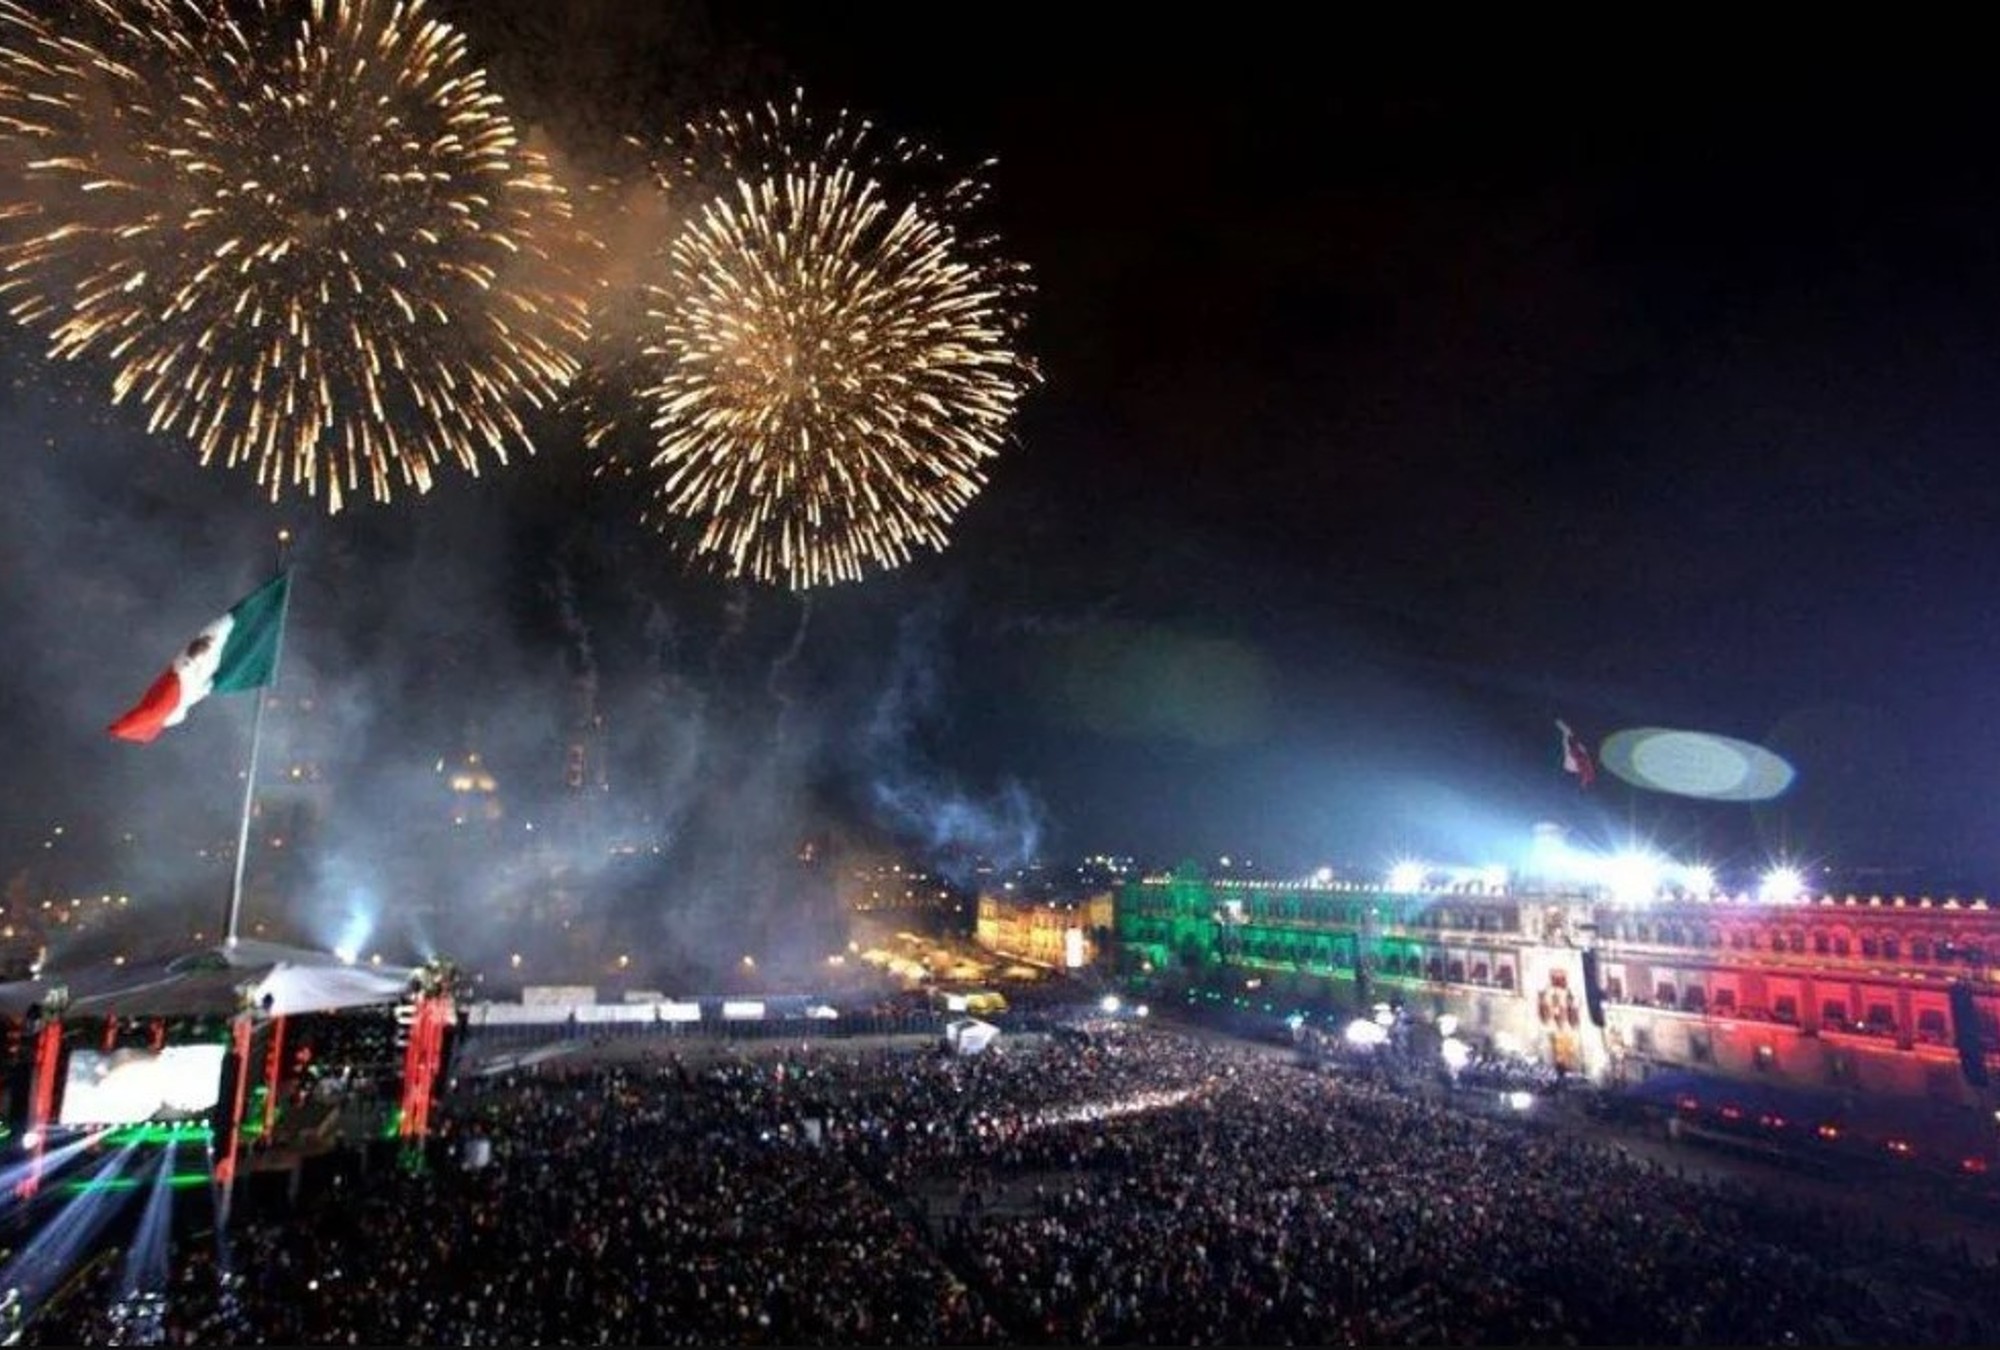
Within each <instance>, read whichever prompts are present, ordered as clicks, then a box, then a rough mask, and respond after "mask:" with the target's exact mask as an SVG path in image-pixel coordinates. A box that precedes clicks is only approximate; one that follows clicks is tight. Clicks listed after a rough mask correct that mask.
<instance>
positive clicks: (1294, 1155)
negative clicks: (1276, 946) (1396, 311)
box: [28, 1024, 2000, 1345]
mask: <svg viewBox="0 0 2000 1350" xmlns="http://www.w3.org/2000/svg"><path fill="white" fill-rule="evenodd" d="M560 1062H561V1061H557V1063H558V1064H560ZM1554 1114H1555V1113H1552V1112H1549V1111H1542V1112H1539V1113H1538V1112H1522V1113H1520V1114H1519V1115H1518V1117H1517V1118H1497V1119H1496V1118H1490V1117H1486V1116H1480V1115H1474V1114H1468V1113H1466V1112H1463V1111H1460V1110H1457V1109H1454V1107H1453V1106H1452V1105H1451V1104H1450V1102H1449V1100H1448V1098H1445V1097H1440V1096H1434V1095H1423V1094H1414V1093H1412V1092H1410V1091H1408V1090H1407V1089H1406V1088H1405V1087H1403V1086H1401V1085H1398V1084H1395V1083H1391V1082H1383V1081H1376V1080H1373V1079H1369V1078H1366V1077H1357V1076H1354V1075H1342V1074H1329V1073H1324V1072H1314V1071H1312V1070H1311V1069H1310V1068H1308V1067H1303V1066H1301V1065H1300V1064H1298V1063H1296V1062H1294V1060H1293V1059H1292V1058H1290V1057H1287V1056H1285V1055H1282V1054H1273V1053H1270V1052H1268V1051H1266V1050H1263V1049H1260V1048H1253V1047H1246V1046H1243V1045H1240V1044H1235V1043H1232V1042H1227V1041H1222V1040H1218V1039H1213V1038H1205V1037H1200V1036H1195V1035H1189V1034H1185V1033H1182V1032H1177V1031H1174V1030H1170V1029H1161V1028H1158V1027H1153V1026H1144V1025H1139V1024H1133V1025H1130V1026H1127V1027H1125V1028H1122V1029H1116V1030H1111V1031H1103V1030H1100V1031H1098V1032H1096V1033H1093V1034H1091V1035H1088V1036H1071V1037H1050V1038H1032V1039H1029V1038H1003V1039H1002V1040H1001V1041H1000V1042H999V1043H998V1044H997V1045H996V1046H995V1048H993V1049H991V1050H989V1051H987V1052H985V1053H983V1054H980V1055H976V1056H955V1055H951V1054H948V1053H945V1052H943V1051H942V1050H940V1049H937V1048H927V1049H921V1050H918V1049H898V1050H879V1049H877V1050H858V1049H856V1048H854V1047H841V1046H837V1045H830V1044H822V1045H817V1046H807V1045H803V1044H793V1045H786V1046H777V1045H768V1044H767V1045H762V1046H759V1047H755V1049H754V1052H753V1053H739V1052H735V1051H729V1050H726V1049H725V1050H719V1051H717V1052H715V1053H713V1054H707V1055H704V1054H701V1053H699V1051H698V1049H697V1047H692V1046H690V1045H688V1044H687V1043H685V1042H663V1044H662V1045H661V1046H660V1047H659V1051H658V1053H657V1054H656V1055H653V1056H651V1057H648V1058H638V1059H629V1058H628V1059H626V1060H624V1061H621V1062H620V1063H618V1064H616V1065H608V1064H599V1065H597V1066H595V1067H572V1068H562V1067H547V1068H545V1069H542V1070H539V1071H532V1072H517V1073H512V1074H507V1075H502V1076H495V1077H491V1078H485V1079H480V1080H476V1081H463V1082H460V1083H458V1084H456V1085H455V1087H454V1089H453V1091H452V1092H450V1093H449V1094H448V1096H447V1098H446V1100H445V1102H444V1106H443V1119H442V1125H441V1138H440V1141H439V1144H440V1146H439V1149H438V1150H437V1153H438V1157H437V1159H436V1161H434V1162H433V1164H432V1165H431V1166H429V1167H427V1168H425V1169H422V1170H407V1171H406V1170H402V1169H390V1170H387V1171H384V1170H381V1169H378V1170H377V1171H375V1172H372V1173H370V1174H368V1175H367V1176H365V1177H363V1178H360V1179H358V1180H348V1181H346V1182H344V1183H342V1184H340V1185H338V1186H331V1187H328V1188H326V1189H324V1190H323V1191H321V1192H320V1193H317V1194H314V1193H308V1194H306V1195H303V1196H302V1197H301V1198H300V1200H299V1202H298V1205H297V1207H296V1208H295V1209H293V1210H291V1211H289V1212H285V1213H274V1214H260V1215H256V1216H252V1217H247V1218H245V1219H244V1220H242V1221H241V1222H238V1223H236V1224H234V1225H232V1232H231V1241H230V1243H229V1250H228V1258H227V1259H228V1263H229V1268H230V1270H231V1271H232V1272H233V1275H232V1276H231V1278H229V1279H224V1278H221V1271H220V1269H219V1267H218V1260H219V1257H218V1255H217V1252H216V1247H215V1244H214V1243H213V1241H210V1242H207V1243H195V1242H190V1243H187V1244H184V1246H183V1247H182V1249H180V1250H179V1251H178V1252H177V1256H176V1260H175V1267H174V1282H173V1287H172V1289H171V1290H170V1296H169V1299H168V1311H167V1314H166V1322H165V1327H166V1331H165V1334H166V1336H167V1338H168V1339H169V1340H170V1341H173V1342H176V1343H190V1344H192V1343H201V1344H209V1343H218V1342H237V1343H256V1344H280V1343H283V1344H389V1343H401V1344H410V1343H428V1344H441V1345H469V1344H488V1343H500V1342H506V1343H511V1344H524V1343H525V1344H553V1343H567V1344H634V1343H638V1344H655V1345H694V1344H753V1345H778V1344H936V1343H947V1344H1111V1343H1140V1344H1146V1343H1150V1344H1217V1343H1225V1342H1226V1343H1233V1344H1246V1343H1247V1344H1267V1345H1269V1344H1279V1345H1283V1344H1373V1343H1414V1344H1509V1345H1521V1344H1534V1345H1562V1344H1598V1345H1603V1344H1663V1343H1664V1344H1772V1345H1787V1344H1887V1343H1891V1342H1893V1343H1897V1344H1913V1343H1963V1344H1985V1343H1989V1342H1990V1340H1991V1338H1992V1336H1993V1335H1994V1334H1996V1332H2000V1293H1996V1286H2000V1281H1996V1280H1995V1279H1994V1276H1995V1274H1996V1273H2000V1272H1996V1271H1995V1270H1994V1269H1993V1267H1992V1266H1991V1265H1990V1264H1987V1263H1982V1262H1981V1261H1979V1260H1977V1259H1975V1258H1974V1257H1973V1256H1972V1255H1971V1254H1970V1253H1969V1252H1953V1251H1951V1250H1930V1249H1927V1250H1925V1251H1923V1252H1922V1253H1921V1254H1919V1253H1918V1252H1917V1251H1916V1249H1915V1248H1913V1247H1911V1246H1910V1245H1909V1239H1908V1238H1907V1237H1906V1236H1905V1235H1903V1234H1901V1233H1895V1232H1890V1231H1883V1230H1880V1229H1877V1228H1874V1227H1871V1226H1868V1225H1864V1224H1857V1223H1856V1222H1854V1220H1853V1218H1852V1216H1851V1215H1839V1216H1836V1215H1834V1214H1831V1213H1828V1212H1822V1211H1819V1210H1816V1209H1812V1208H1810V1207H1807V1206H1804V1205H1802V1204H1800V1203H1798V1202H1787V1201H1784V1200H1780V1199H1773V1198H1771V1197H1769V1196H1761V1197H1760V1196H1756V1195H1752V1194H1750V1193H1749V1192H1747V1191H1741V1190H1738V1189H1734V1188H1731V1187H1727V1186H1718V1185H1715V1184H1709V1183H1704V1182H1700V1181H1697V1180H1688V1179H1683V1178H1682V1177H1680V1176H1677V1175H1676V1174H1675V1173H1674V1171H1673V1170H1672V1169H1670V1168H1667V1167H1663V1166H1662V1165H1660V1164H1659V1163H1657V1162H1649V1161H1646V1160H1645V1159H1643V1158H1640V1157H1636V1156H1628V1155H1627V1154H1626V1153H1625V1152H1624V1151H1622V1150H1620V1149H1619V1148H1617V1147H1616V1145H1615V1143H1607V1142H1604V1141H1601V1140H1598V1139H1595V1138H1593V1137H1591V1136H1590V1135H1589V1134H1588V1133H1587V1132H1584V1131H1580V1130H1578V1129H1574V1128H1570V1127H1568V1126H1566V1125H1564V1124H1561V1123H1557V1122H1555V1121H1553V1120H1552V1119H1549V1117H1552V1116H1553V1115H1554ZM471 1139H481V1140H487V1141H490V1144H491V1156H490V1161H489V1162H486V1164H485V1165H483V1166H466V1165H464V1164H463V1163H462V1162H461V1161H460V1160H459V1159H460V1158H461V1156H462V1155H463V1150H462V1149H461V1147H460V1146H461V1145H463V1144H464V1142H465V1141H467V1140H471ZM113 1264H114V1265H115V1263H113ZM225 1290H227V1291H230V1292H229V1293H228V1294H227V1296H226V1297H225V1295H224V1293H223V1292H222V1291H225ZM116 1292H117V1291H115V1290H112V1289H109V1288H106V1289H103V1290H101V1291H99V1292H98V1296H96V1297H76V1298H72V1299H69V1300H67V1301H66V1302H65V1304H64V1305H63V1307H62V1308H61V1309H59V1310H57V1312H55V1313H54V1314H52V1315H50V1316H47V1317H44V1318H43V1319H41V1320H40V1321H39V1322H37V1323H35V1324H34V1325H33V1326H31V1327H30V1328H29V1333H28V1339H29V1340H30V1341H38V1342H40V1343H49V1344H54V1343H76V1342H89V1341H103V1340H106V1339H108V1338H109V1331H108V1328H107V1324H106V1322H105V1318H104V1309H105V1308H106V1307H108V1306H109V1304H110V1302H111V1301H112V1299H113V1298H114V1296H115V1294H116Z"/></svg>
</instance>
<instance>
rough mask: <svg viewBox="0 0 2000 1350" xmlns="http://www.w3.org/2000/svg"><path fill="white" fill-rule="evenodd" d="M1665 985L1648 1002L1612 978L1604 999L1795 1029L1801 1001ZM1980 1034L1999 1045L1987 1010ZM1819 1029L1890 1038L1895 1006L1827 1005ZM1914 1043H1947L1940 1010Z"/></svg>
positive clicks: (1927, 1017)
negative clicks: (1762, 1003)
mask: <svg viewBox="0 0 2000 1350" xmlns="http://www.w3.org/2000/svg"><path fill="white" fill-rule="evenodd" d="M1678 995H1679V996H1678V998H1676V990H1675V988H1674V985H1673V983H1672V982H1671V981H1669V980H1661V981H1659V982H1658V983H1657V984H1655V985H1654V986H1653V996H1652V998H1650V999H1647V998H1644V997H1635V998H1631V999H1628V998H1626V996H1625V987H1624V982H1623V981H1622V980H1619V979H1618V978H1616V977H1615V976H1614V977H1611V978H1608V979H1606V980H1605V981H1604V997H1605V999H1606V1001H1608V1002H1611V1003H1627V1004H1633V1005H1637V1006H1640V1007H1653V1008H1678V1009H1679V1010H1681V1011H1683V1012H1696V1013H1699V1012H1709V1011H1713V1012H1714V1013H1715V1014H1717V1015H1718V1016H1723V1017H1741V1018H1746V1019H1750V1020H1754V1021H1764V1022H1779V1023H1783V1024H1784V1025H1787V1026H1797V1025H1798V1024H1799V1001H1798V999H1797V998H1796V997H1795V996H1794V995H1791V994H1779V995H1778V996H1777V997H1776V998H1774V999H1772V1000H1771V1006H1770V1007H1769V1008H1761V1007H1750V1006H1744V1007H1738V1006H1737V1003H1736V991H1735V990H1733V989H1718V990H1716V991H1715V995H1714V999H1713V1000H1712V1004H1711V1000H1710V998H1709V995H1708V992H1707V991H1706V990H1705V989H1703V988H1702V987H1701V986H1700V985H1698V984H1691V985H1688V986H1686V987H1685V988H1682V989H1680V990H1679V991H1678ZM1979 1020H1980V1026H1981V1031H1982V1033H1983V1035H1984V1036H1985V1038H1986V1039H1987V1043H1988V1044H2000V1019H1996V1018H1995V1017H1994V1015H1993V1014H1992V1013H1991V1012H1989V1011H1987V1010H1986V1009H1984V1008H1982V1009H1980V1013H1979ZM1819 1024H1820V1026H1821V1027H1822V1028H1824V1029H1826V1030H1828V1031H1845V1032H1855V1033H1859V1034H1863V1035H1876V1036H1893V1035H1895V1034H1896V1032H1897V1030H1898V1028H1897V1025H1896V1010H1895V1007H1894V1005H1892V1004H1889V1003H1881V1002H1873V1001H1871V1002H1869V1003H1868V1004H1866V1005H1865V1008H1864V1010H1863V1013H1862V1015H1861V1016H1860V1017H1859V1018H1856V1017H1854V1016H1853V1009H1852V1008H1850V1007H1849V1006H1848V1003H1847V1000H1846V999H1838V998H1835V999H1827V1000H1826V1001H1825V1002H1823V1003H1821V1004H1820V1013H1819ZM1914 1035H1915V1039H1917V1040H1918V1041H1922V1042H1926V1043H1928V1044H1932V1045H1943V1044H1945V1043H1947V1042H1948V1041H1950V1039H1951V1025H1950V1020H1949V1018H1948V1017H1947V1016H1946V1014H1945V1011H1944V1009H1942V1008H1920V1009H1918V1010H1917V1024H1916V1027H1915V1028H1914Z"/></svg>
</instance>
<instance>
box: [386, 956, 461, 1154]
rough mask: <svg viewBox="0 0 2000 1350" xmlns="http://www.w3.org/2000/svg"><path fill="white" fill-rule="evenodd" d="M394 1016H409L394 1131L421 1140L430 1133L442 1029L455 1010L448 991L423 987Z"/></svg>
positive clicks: (441, 1053) (448, 1025) (448, 1024)
mask: <svg viewBox="0 0 2000 1350" xmlns="http://www.w3.org/2000/svg"><path fill="white" fill-rule="evenodd" d="M396 1016H397V1017H398V1018H399V1019H401V1018H408V1019H409V1022H408V1025H409V1036H410V1041H409V1045H408V1046H407V1047H406V1048H405V1049H404V1051H403V1109H402V1112H401V1114H400V1115H399V1116H398V1118H397V1124H396V1132H397V1133H398V1134H400V1135H401V1136H402V1137H403V1138H404V1139H406V1140H411V1141H416V1142H421V1141H422V1140H423V1139H424V1137H425V1136H426V1135H428V1134H429V1133H430V1124H431V1099H432V1097H433V1095H434V1094H435V1092H436V1085H437V1076H438V1073H439V1071H440V1070H442V1069H443V1067H444V1041H445V1033H446V1032H447V1031H449V1030H450V1029H451V1025H452V1021H453V1019H454V1017H455V1016H456V1012H455V1010H454V1009H453V1007H452V1000H451V995H450V994H448V993H443V992H429V991H426V992H424V993H421V994H419V995H418V996H417V998H416V1000H415V1001H414V1002H413V1003H407V1004H404V1005H403V1006H402V1007H400V1008H398V1009H397V1010H396Z"/></svg>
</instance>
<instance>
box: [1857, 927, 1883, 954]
mask: <svg viewBox="0 0 2000 1350" xmlns="http://www.w3.org/2000/svg"><path fill="white" fill-rule="evenodd" d="M1861 954H1862V955H1863V956H1865V957H1867V958H1869V959H1870V960H1873V959H1874V958H1875V957H1878V956H1880V955H1881V954H1882V944H1881V943H1879V942H1877V941H1876V940H1875V935H1874V934H1873V933H1864V934H1862V936H1861Z"/></svg>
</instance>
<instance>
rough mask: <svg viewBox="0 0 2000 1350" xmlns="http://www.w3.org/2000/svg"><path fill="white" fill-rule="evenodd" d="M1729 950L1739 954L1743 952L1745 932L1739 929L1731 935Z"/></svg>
mask: <svg viewBox="0 0 2000 1350" xmlns="http://www.w3.org/2000/svg"><path fill="white" fill-rule="evenodd" d="M1729 949H1730V950H1731V951H1737V952H1740V951H1742V950H1743V930H1742V929H1741V928H1738V929H1736V930H1734V931H1733V932H1731V933H1730V935H1729Z"/></svg>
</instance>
